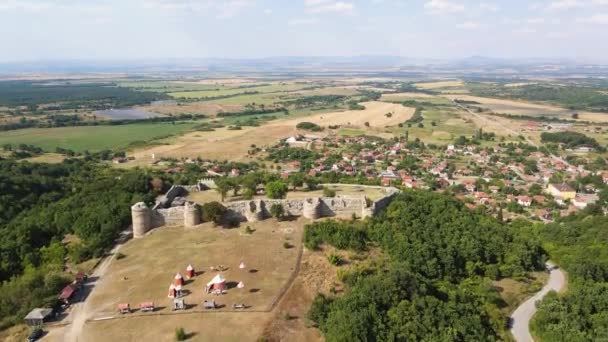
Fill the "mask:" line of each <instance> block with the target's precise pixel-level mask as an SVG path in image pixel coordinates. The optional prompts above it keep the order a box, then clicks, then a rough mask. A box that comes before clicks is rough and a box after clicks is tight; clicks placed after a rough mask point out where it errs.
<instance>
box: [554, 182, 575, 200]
mask: <svg viewBox="0 0 608 342" xmlns="http://www.w3.org/2000/svg"><path fill="white" fill-rule="evenodd" d="M547 192H548V193H549V194H551V195H552V196H553V197H561V198H562V199H564V200H569V199H570V200H571V199H574V197H576V191H574V189H572V187H571V186H570V185H568V184H566V183H561V184H549V185H547Z"/></svg>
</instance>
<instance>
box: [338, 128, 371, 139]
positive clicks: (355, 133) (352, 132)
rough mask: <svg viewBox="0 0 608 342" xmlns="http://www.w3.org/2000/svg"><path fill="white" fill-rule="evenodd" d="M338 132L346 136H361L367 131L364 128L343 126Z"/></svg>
mask: <svg viewBox="0 0 608 342" xmlns="http://www.w3.org/2000/svg"><path fill="white" fill-rule="evenodd" d="M338 134H340V135H343V136H346V137H360V136H362V135H365V131H364V130H362V129H353V128H342V129H341V130H340V131H339V132H338Z"/></svg>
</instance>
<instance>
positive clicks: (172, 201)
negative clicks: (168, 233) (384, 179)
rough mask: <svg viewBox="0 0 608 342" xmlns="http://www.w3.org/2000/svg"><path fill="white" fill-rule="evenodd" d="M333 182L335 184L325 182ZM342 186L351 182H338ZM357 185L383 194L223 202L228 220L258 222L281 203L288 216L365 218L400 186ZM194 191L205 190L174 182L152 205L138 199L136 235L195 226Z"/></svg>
mask: <svg viewBox="0 0 608 342" xmlns="http://www.w3.org/2000/svg"><path fill="white" fill-rule="evenodd" d="M325 185H327V186H331V185H334V184H325ZM335 185H339V186H350V185H345V184H335ZM352 186H353V187H358V188H362V189H364V188H375V189H381V191H382V193H383V196H382V197H380V198H378V199H376V200H375V201H371V200H369V199H368V198H367V197H365V196H360V197H350V196H348V197H308V198H300V199H266V198H265V199H253V200H243V201H234V202H227V203H223V205H224V207H226V214H225V216H224V219H225V220H238V221H241V222H256V221H261V220H264V219H266V218H269V217H271V215H270V212H269V210H270V208H271V207H272V206H273V205H275V204H279V205H281V206H282V207H283V209H284V212H285V214H286V215H288V216H303V217H304V218H307V219H311V220H316V219H319V218H323V217H335V216H337V217H350V216H352V215H355V216H357V217H361V218H366V217H370V216H374V215H376V214H377V213H378V212H379V211H381V210H383V209H385V208H386V207H387V206H388V205H389V204H390V202H391V201H392V199H393V198H394V197H395V196H396V195H397V194H398V193H399V192H400V190H398V189H396V188H392V187H387V188H383V187H372V186H364V185H352ZM191 191H202V188H201V186H200V185H198V186H188V185H174V186H173V187H171V189H169V191H167V193H166V194H165V195H164V196H163V197H161V198H160V199H159V200H158V201H157V202H156V204H155V205H154V206H153V207H152V208H150V207H148V206H147V205H146V204H145V203H143V202H139V203H136V204H135V205H133V206H132V207H131V215H132V219H133V237H134V238H140V237H143V236H144V235H145V234H146V233H147V232H148V231H150V230H151V229H153V228H156V227H161V226H184V227H194V226H196V225H199V224H200V223H201V222H202V208H201V207H200V206H199V205H198V204H196V203H192V202H189V201H187V200H186V199H185V196H186V195H187V194H188V193H189V192H191Z"/></svg>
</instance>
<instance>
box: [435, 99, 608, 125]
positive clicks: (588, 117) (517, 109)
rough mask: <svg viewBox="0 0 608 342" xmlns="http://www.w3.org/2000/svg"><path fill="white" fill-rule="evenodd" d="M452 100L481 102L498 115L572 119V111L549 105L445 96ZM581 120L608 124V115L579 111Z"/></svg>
mask: <svg viewBox="0 0 608 342" xmlns="http://www.w3.org/2000/svg"><path fill="white" fill-rule="evenodd" d="M444 96H445V97H446V98H449V99H450V100H453V99H461V100H466V101H475V102H479V103H480V104H481V106H483V107H486V108H489V109H490V110H492V111H493V112H496V113H505V114H513V115H532V116H535V115H537V116H541V115H545V116H555V117H560V118H563V119H572V117H571V115H572V111H571V110H568V109H566V108H562V107H557V106H553V105H548V104H538V103H530V102H524V101H513V100H504V99H494V98H489V97H479V96H470V95H454V94H451V95H444ZM577 113H579V120H581V121H592V122H606V120H608V113H593V112H585V111H577Z"/></svg>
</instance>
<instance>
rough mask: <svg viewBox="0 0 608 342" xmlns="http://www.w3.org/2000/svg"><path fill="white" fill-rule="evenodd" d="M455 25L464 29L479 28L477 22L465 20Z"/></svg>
mask: <svg viewBox="0 0 608 342" xmlns="http://www.w3.org/2000/svg"><path fill="white" fill-rule="evenodd" d="M456 27H458V28H460V29H465V30H474V29H477V28H479V24H478V23H476V22H473V21H466V22H464V23H462V24H458V25H456Z"/></svg>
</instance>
